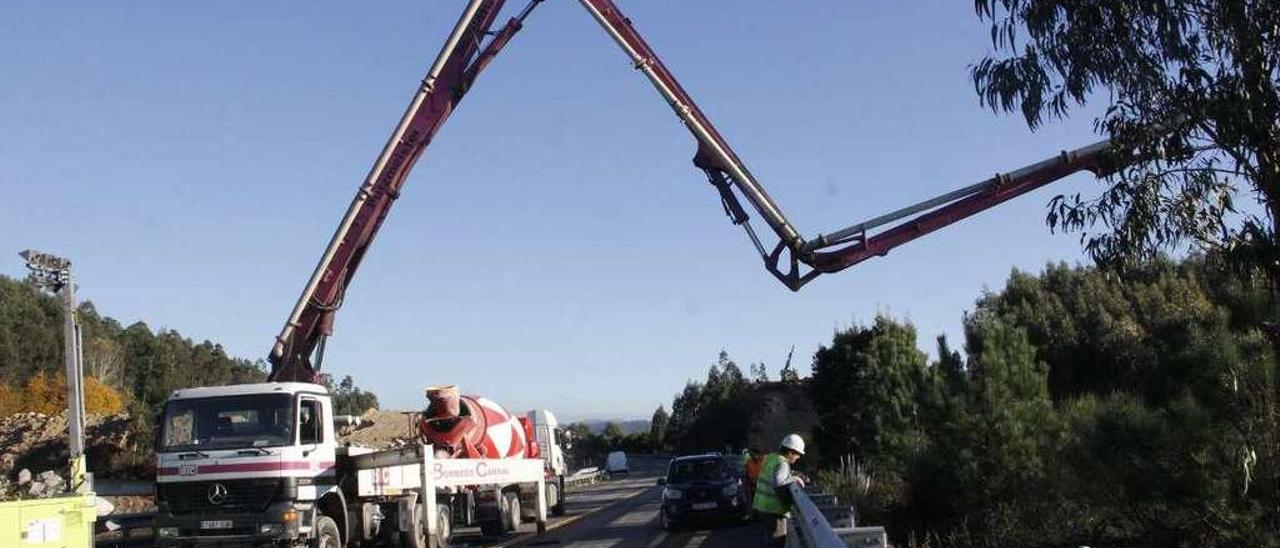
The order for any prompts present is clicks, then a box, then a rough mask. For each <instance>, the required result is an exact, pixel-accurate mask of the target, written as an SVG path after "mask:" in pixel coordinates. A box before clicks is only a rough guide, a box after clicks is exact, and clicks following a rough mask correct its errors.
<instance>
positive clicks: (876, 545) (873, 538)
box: [787, 483, 889, 548]
mask: <svg viewBox="0 0 1280 548" xmlns="http://www.w3.org/2000/svg"><path fill="white" fill-rule="evenodd" d="M788 490H789V491H790V493H791V497H792V500H794V501H795V511H794V512H793V515H792V516H791V519H790V520H788V523H787V528H788V531H789V534H788V535H787V546H789V547H804V548H836V547H844V546H860V547H865V548H888V546H889V541H888V536H887V535H886V534H885V530H884V527H857V526H855V525H856V524H855V523H854V514H853V508H852V507H851V506H848V505H844V506H840V505H839V501H838V500H837V499H836V497H835V495H828V494H825V493H821V492H818V493H816V494H813V495H811V494H810V493H809V492H806V491H805V490H804V489H801V488H800V487H799V486H798V485H796V484H794V483H793V484H791V485H790V486H788ZM828 518H834V519H836V520H837V521H838V522H842V525H843V523H848V526H843V527H832V526H831V521H829V519H828Z"/></svg>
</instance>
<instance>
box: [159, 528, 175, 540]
mask: <svg viewBox="0 0 1280 548" xmlns="http://www.w3.org/2000/svg"><path fill="white" fill-rule="evenodd" d="M156 535H157V536H159V537H160V538H178V528H177V527H161V528H159V529H157V530H156Z"/></svg>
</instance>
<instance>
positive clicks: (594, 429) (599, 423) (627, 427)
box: [574, 419, 649, 434]
mask: <svg viewBox="0 0 1280 548" xmlns="http://www.w3.org/2000/svg"><path fill="white" fill-rule="evenodd" d="M574 422H579V423H582V424H585V425H587V428H590V429H591V433H592V434H603V433H604V427H605V425H607V424H609V423H610V422H616V423H618V426H620V427H622V432H623V433H624V434H635V433H636V432H648V431H649V421H647V420H632V421H609V420H603V419H587V420H584V421H574Z"/></svg>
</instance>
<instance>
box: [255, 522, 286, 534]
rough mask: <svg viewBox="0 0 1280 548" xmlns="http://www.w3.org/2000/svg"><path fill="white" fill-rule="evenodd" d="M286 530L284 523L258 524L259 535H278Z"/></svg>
mask: <svg viewBox="0 0 1280 548" xmlns="http://www.w3.org/2000/svg"><path fill="white" fill-rule="evenodd" d="M283 532H284V524H283V523H262V524H259V525H258V534H259V535H278V534H280V533H283Z"/></svg>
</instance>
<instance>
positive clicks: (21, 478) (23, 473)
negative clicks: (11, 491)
mask: <svg viewBox="0 0 1280 548" xmlns="http://www.w3.org/2000/svg"><path fill="white" fill-rule="evenodd" d="M28 483H31V471H30V470H27V469H26V468H23V469H22V470H20V471H18V485H26V484H28Z"/></svg>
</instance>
